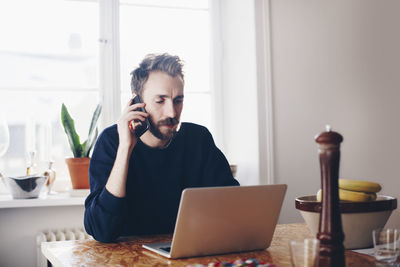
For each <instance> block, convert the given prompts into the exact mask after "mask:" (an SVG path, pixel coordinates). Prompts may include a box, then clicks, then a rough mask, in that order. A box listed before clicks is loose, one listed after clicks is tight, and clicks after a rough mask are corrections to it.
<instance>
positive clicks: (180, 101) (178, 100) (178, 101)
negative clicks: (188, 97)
mask: <svg viewBox="0 0 400 267" xmlns="http://www.w3.org/2000/svg"><path fill="white" fill-rule="evenodd" d="M181 103H183V99H176V100H175V104H181Z"/></svg>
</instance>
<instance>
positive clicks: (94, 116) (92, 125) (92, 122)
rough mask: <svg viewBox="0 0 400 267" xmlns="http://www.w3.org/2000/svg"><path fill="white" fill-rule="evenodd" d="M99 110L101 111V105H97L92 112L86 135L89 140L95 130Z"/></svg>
mask: <svg viewBox="0 0 400 267" xmlns="http://www.w3.org/2000/svg"><path fill="white" fill-rule="evenodd" d="M101 109H102V106H101V104H98V105H97V107H96V109H95V111H94V112H93V116H92V121H91V122H90V127H89V133H88V139H89V140H90V136H91V135H92V134H93V131H94V129H95V128H96V125H97V120H98V119H99V116H100V113H101Z"/></svg>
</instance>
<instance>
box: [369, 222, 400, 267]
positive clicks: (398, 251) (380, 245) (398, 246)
mask: <svg viewBox="0 0 400 267" xmlns="http://www.w3.org/2000/svg"><path fill="white" fill-rule="evenodd" d="M372 239H373V241H374V250H375V258H376V259H377V260H378V261H381V262H385V263H393V262H395V261H396V260H397V258H398V256H399V255H400V229H390V228H383V229H382V228H380V229H375V230H373V231H372Z"/></svg>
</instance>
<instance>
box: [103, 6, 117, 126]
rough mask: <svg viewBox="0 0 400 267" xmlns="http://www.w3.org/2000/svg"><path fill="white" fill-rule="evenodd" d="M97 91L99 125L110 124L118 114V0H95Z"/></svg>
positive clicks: (115, 119)
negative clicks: (101, 110) (100, 111)
mask: <svg viewBox="0 0 400 267" xmlns="http://www.w3.org/2000/svg"><path fill="white" fill-rule="evenodd" d="M99 13H100V14H99V20H100V29H99V46H100V47H99V94H100V101H101V102H102V104H103V112H102V120H101V122H100V128H101V129H104V128H105V127H107V126H110V125H112V124H114V123H115V122H116V121H117V119H118V117H119V115H120V113H121V81H120V51H119V47H120V41H119V0H99Z"/></svg>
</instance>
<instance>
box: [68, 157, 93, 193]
mask: <svg viewBox="0 0 400 267" xmlns="http://www.w3.org/2000/svg"><path fill="white" fill-rule="evenodd" d="M65 162H66V163H67V166H68V170H69V175H70V177H71V183H72V188H73V189H89V162H90V158H66V159H65Z"/></svg>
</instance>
